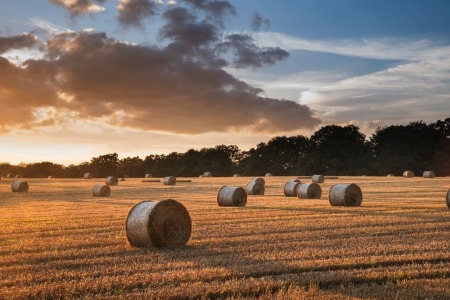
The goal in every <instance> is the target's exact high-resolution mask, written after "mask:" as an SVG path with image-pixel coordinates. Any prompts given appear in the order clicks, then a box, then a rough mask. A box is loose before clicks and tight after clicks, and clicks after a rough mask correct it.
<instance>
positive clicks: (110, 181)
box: [105, 176, 119, 185]
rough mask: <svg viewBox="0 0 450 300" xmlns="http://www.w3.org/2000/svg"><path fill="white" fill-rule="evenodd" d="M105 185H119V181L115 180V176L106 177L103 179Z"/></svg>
mask: <svg viewBox="0 0 450 300" xmlns="http://www.w3.org/2000/svg"><path fill="white" fill-rule="evenodd" d="M105 184H106V185H118V184H119V179H117V177H116V176H108V177H106V179H105Z"/></svg>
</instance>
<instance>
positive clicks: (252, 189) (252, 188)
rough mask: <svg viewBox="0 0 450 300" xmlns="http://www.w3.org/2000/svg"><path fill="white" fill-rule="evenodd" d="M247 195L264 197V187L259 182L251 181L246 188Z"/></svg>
mask: <svg viewBox="0 0 450 300" xmlns="http://www.w3.org/2000/svg"><path fill="white" fill-rule="evenodd" d="M245 192H246V193H247V195H264V192H265V188H264V185H263V184H262V183H260V182H258V181H250V182H249V183H248V184H247V186H246V187H245Z"/></svg>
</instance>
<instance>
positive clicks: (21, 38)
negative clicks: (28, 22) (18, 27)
mask: <svg viewBox="0 0 450 300" xmlns="http://www.w3.org/2000/svg"><path fill="white" fill-rule="evenodd" d="M36 44H37V37H36V36H35V35H32V34H29V33H24V34H21V35H16V36H11V37H1V36H0V54H2V53H5V52H7V51H9V50H13V49H21V48H31V47H33V46H35V45H36Z"/></svg>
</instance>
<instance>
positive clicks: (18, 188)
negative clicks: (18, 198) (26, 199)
mask: <svg viewBox="0 0 450 300" xmlns="http://www.w3.org/2000/svg"><path fill="white" fill-rule="evenodd" d="M28 189H29V185H28V182H26V181H20V180H14V181H13V182H11V190H12V191H13V192H17V193H26V192H28Z"/></svg>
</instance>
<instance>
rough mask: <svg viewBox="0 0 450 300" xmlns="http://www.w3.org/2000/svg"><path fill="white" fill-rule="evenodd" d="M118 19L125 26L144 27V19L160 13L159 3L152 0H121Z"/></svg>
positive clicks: (118, 7)
mask: <svg viewBox="0 0 450 300" xmlns="http://www.w3.org/2000/svg"><path fill="white" fill-rule="evenodd" d="M117 10H118V11H119V15H118V21H119V24H120V25H121V26H123V27H138V28H142V27H143V25H142V21H143V20H144V19H145V18H149V17H152V16H155V15H157V14H158V4H157V3H156V2H154V1H152V0H119V5H118V6H117Z"/></svg>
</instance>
